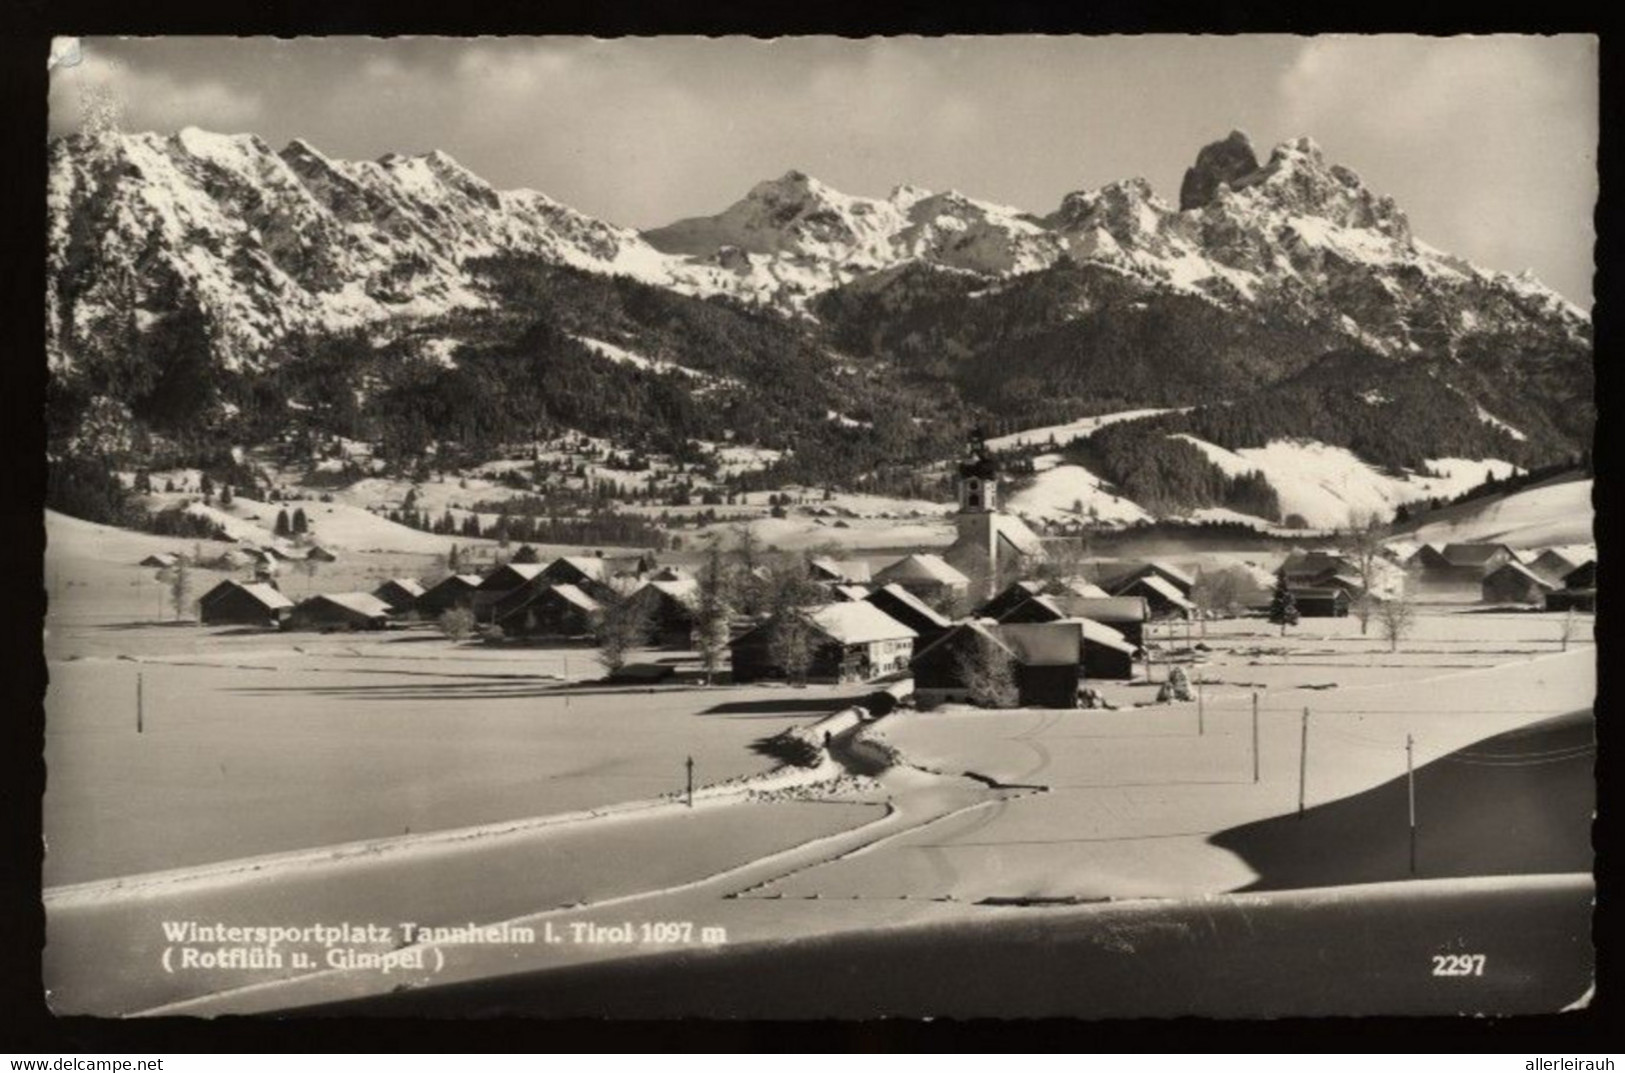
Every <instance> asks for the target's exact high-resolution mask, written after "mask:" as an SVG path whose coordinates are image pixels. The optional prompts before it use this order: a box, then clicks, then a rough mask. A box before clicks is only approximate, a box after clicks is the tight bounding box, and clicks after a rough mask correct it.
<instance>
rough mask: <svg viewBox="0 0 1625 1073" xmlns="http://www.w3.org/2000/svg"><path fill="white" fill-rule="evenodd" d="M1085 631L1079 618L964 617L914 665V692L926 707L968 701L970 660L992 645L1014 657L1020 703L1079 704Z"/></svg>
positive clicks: (1012, 661)
mask: <svg viewBox="0 0 1625 1073" xmlns="http://www.w3.org/2000/svg"><path fill="white" fill-rule="evenodd" d="M1082 641H1083V633H1082V631H1081V630H1080V629H1079V625H1078V623H1076V622H1024V623H1013V624H1012V623H995V622H992V621H990V620H987V619H972V620H970V621H968V622H962V623H960V624H959V625H957V626H955V627H953V628H952V629H950V630H949V631H948V632H947V633H945V634H943V635H942V636H941V637H939V638H937V640H936V641H934V642H933V643H931V644H930V645H928V646H926V647H925V648H924V649H923V650H922V651H921V652H920V654H919V655H918V656H916V657H915V658H914V660H913V662H912V663H911V664H910V667H911V669H912V670H913V672H914V695H915V697H916V698H918V700H919V703H920V704H921V705H922V706H924V707H931V706H933V705H936V704H942V703H966V702H969V701H970V700H971V699H972V698H971V692H970V688H969V686H968V685H967V684H966V681H965V674H964V667H965V663H966V661H967V660H971V659H974V658H976V656H977V655H978V652H979V650H980V649H981V647H982V646H983V645H992V646H994V648H996V649H997V650H998V651H1000V652H1002V653H1003V654H1004V655H1005V657H1006V658H1008V659H1009V660H1010V663H1011V665H1012V666H1011V672H1012V675H1011V676H1012V678H1013V679H1014V680H1015V687H1016V698H1017V699H1016V704H1017V705H1018V706H1019V707H1023V708H1027V707H1037V708H1075V707H1077V704H1078V682H1079V680H1080V677H1081V675H1082V672H1083V648H1082Z"/></svg>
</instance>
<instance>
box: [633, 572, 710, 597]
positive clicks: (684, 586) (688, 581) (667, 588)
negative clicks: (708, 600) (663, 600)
mask: <svg viewBox="0 0 1625 1073" xmlns="http://www.w3.org/2000/svg"><path fill="white" fill-rule="evenodd" d="M644 589H653V590H655V591H656V592H662V593H665V594H666V595H667V596H670V597H671V598H672V599H674V600H680V601H682V602H683V603H685V604H692V603H695V602H697V601H698V600H699V598H700V583H699V581H698V580H697V579H695V578H691V577H685V578H680V579H678V580H676V581H645V582H644V583H643V584H642V585H640V586H638V589H637V591H639V592H641V591H643V590H644Z"/></svg>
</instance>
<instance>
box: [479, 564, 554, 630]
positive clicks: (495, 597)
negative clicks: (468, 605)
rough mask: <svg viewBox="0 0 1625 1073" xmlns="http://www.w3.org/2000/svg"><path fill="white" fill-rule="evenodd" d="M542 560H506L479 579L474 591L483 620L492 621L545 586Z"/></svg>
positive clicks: (481, 619) (480, 618)
mask: <svg viewBox="0 0 1625 1073" xmlns="http://www.w3.org/2000/svg"><path fill="white" fill-rule="evenodd" d="M542 570H543V567H542V566H541V564H539V563H503V564H502V565H501V566H498V567H496V568H495V569H493V570H492V571H491V572H490V573H488V574H486V575H485V576H484V577H483V578H481V579H480V583H479V585H478V586H477V587H476V589H475V591H474V597H473V602H472V607H473V608H474V616H475V617H476V618H478V619H479V620H480V621H481V622H493V621H495V617H494V616H496V615H497V614H500V613H502V612H504V611H507V610H511V609H512V608H513V607H514V606H515V605H517V604H518V603H520V602H522V601H523V600H524V599H525V598H526V596H527V594H528V593H530V592H531V591H533V590H536V589H541V588H544V587H546V585H547V584H548V581H547V579H546V578H543V577H542Z"/></svg>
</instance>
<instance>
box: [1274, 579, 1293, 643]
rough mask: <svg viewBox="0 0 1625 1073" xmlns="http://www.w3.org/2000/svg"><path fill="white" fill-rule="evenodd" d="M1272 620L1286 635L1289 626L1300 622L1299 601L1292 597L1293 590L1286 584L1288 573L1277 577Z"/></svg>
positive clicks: (1283, 635) (1283, 634)
mask: <svg viewBox="0 0 1625 1073" xmlns="http://www.w3.org/2000/svg"><path fill="white" fill-rule="evenodd" d="M1269 617H1270V621H1271V622H1273V623H1275V624H1276V625H1277V626H1279V627H1281V636H1282V637H1285V636H1286V628H1287V627H1288V626H1296V625H1297V624H1298V602H1297V601H1296V600H1294V599H1293V598H1292V590H1291V589H1288V588H1287V586H1286V575H1285V574H1281V575H1278V576H1277V577H1276V579H1275V592H1274V594H1273V595H1271V597H1270V616H1269Z"/></svg>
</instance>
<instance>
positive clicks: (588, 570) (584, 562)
mask: <svg viewBox="0 0 1625 1073" xmlns="http://www.w3.org/2000/svg"><path fill="white" fill-rule="evenodd" d="M553 561H554V562H562V563H569V564H570V565H571V566H573V567H575V568H576V569H577V570H579V571H581V573H582V574H584V575H585V576H587V577H590V578H592V579H593V580H594V581H603V580H604V560H602V559H600V558H598V557H597V556H595V555H561V556H559V557H558V558H557V559H555V560H553ZM543 569H545V568H544V567H540V566H538V567H537V568H536V572H537V573H538V574H539V573H541V572H542V570H543Z"/></svg>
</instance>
